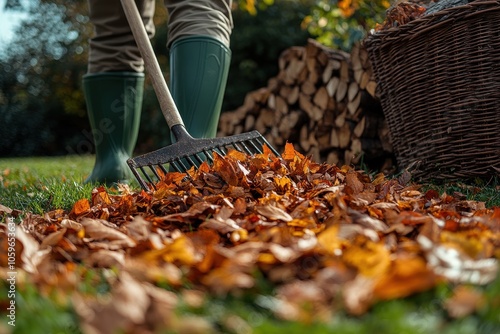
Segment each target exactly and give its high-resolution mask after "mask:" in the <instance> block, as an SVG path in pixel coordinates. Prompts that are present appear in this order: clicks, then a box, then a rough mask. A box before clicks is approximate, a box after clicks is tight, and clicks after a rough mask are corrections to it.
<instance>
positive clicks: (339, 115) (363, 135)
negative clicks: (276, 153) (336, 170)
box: [218, 40, 394, 170]
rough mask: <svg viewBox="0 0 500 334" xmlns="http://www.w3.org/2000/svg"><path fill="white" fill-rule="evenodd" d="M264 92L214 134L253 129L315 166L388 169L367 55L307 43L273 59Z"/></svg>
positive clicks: (357, 49) (385, 133) (224, 118)
mask: <svg viewBox="0 0 500 334" xmlns="http://www.w3.org/2000/svg"><path fill="white" fill-rule="evenodd" d="M278 61H279V73H278V75H277V76H276V77H273V78H271V79H270V80H269V81H268V85H267V87H264V88H261V89H258V90H256V91H253V92H250V93H248V94H247V95H246V98H245V101H244V103H243V105H242V106H241V107H239V108H237V109H236V110H234V111H227V112H224V113H223V114H222V115H221V119H220V123H219V134H218V135H219V136H228V135H232V134H238V133H242V132H248V131H251V130H254V129H255V130H257V131H259V132H260V133H261V134H263V135H264V136H265V137H266V139H267V140H268V141H269V142H270V143H271V145H273V146H274V147H276V148H277V149H278V150H281V149H282V148H283V147H284V145H285V144H286V143H287V142H289V143H292V144H294V146H295V147H296V149H297V150H298V151H299V152H302V153H304V154H305V155H310V156H312V158H313V159H314V160H315V161H317V162H328V163H330V164H337V165H343V164H352V165H358V164H361V163H363V164H365V165H366V166H367V167H369V168H371V169H376V170H387V169H390V168H392V167H393V166H394V159H393V154H392V146H391V143H390V140H389V130H388V127H387V124H386V122H385V118H384V115H383V113H382V109H381V106H380V103H379V100H378V98H377V95H376V87H377V84H376V82H375V79H374V77H373V73H372V69H371V66H370V62H369V59H368V54H367V52H366V50H365V49H364V48H363V47H362V46H361V45H359V44H357V45H355V46H354V48H353V49H352V51H351V53H346V52H343V51H339V50H334V49H331V48H328V47H325V46H323V45H322V44H320V43H318V42H317V41H314V40H309V41H308V44H307V45H306V46H304V47H291V48H289V49H287V50H285V51H284V52H283V53H282V54H281V56H280V58H279V60H278Z"/></svg>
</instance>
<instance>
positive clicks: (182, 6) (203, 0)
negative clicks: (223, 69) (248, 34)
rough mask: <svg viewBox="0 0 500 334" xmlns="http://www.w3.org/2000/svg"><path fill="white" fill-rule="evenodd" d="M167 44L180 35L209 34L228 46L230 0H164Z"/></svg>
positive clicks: (169, 44)
mask: <svg viewBox="0 0 500 334" xmlns="http://www.w3.org/2000/svg"><path fill="white" fill-rule="evenodd" d="M164 2H165V6H166V8H167V11H168V14H169V19H168V46H169V47H170V46H171V45H172V42H174V41H175V40H177V39H178V38H181V37H187V36H209V37H213V38H215V39H217V40H219V41H221V42H222V43H223V44H224V45H225V46H227V47H229V39H230V35H231V30H232V28H233V19H232V16H231V5H232V0H198V1H193V0H165V1H164Z"/></svg>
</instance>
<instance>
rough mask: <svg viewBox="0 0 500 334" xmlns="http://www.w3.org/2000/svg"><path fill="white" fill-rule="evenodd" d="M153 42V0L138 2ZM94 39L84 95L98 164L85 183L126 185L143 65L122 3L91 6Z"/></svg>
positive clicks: (113, 0)
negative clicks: (122, 183) (127, 162)
mask: <svg viewBox="0 0 500 334" xmlns="http://www.w3.org/2000/svg"><path fill="white" fill-rule="evenodd" d="M136 3H137V6H138V8H139V11H140V12H141V15H142V17H143V19H144V23H145V25H146V28H147V31H148V33H149V35H150V36H152V35H153V34H154V25H153V21H152V19H153V15H154V0H142V1H136ZM89 9H90V20H91V22H92V23H93V25H94V29H95V30H94V36H93V37H92V38H91V39H90V45H89V46H90V50H89V59H88V70H87V74H86V75H84V77H83V89H84V94H85V101H86V104H87V111H88V117H89V122H90V125H91V128H92V133H93V137H94V144H95V151H96V152H95V153H96V160H95V165H94V169H93V171H92V173H91V174H90V176H89V177H88V178H87V179H86V182H98V183H106V184H108V185H109V184H112V183H115V182H127V181H128V180H129V179H130V178H131V172H130V170H129V168H128V166H127V164H126V160H127V159H128V158H129V157H130V156H131V155H132V153H133V150H134V147H135V144H136V141H137V135H138V131H139V123H140V115H141V108H142V97H143V86H144V73H143V71H144V62H143V60H142V58H141V55H140V52H139V50H138V48H137V45H136V43H135V40H134V37H133V35H132V32H131V30H130V27H129V24H128V21H127V19H126V17H125V14H124V12H123V9H122V6H121V2H120V0H107V1H99V0H89Z"/></svg>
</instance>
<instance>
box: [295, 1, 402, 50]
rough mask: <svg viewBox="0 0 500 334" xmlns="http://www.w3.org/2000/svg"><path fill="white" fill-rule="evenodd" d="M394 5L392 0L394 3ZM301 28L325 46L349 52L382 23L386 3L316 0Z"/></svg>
mask: <svg viewBox="0 0 500 334" xmlns="http://www.w3.org/2000/svg"><path fill="white" fill-rule="evenodd" d="M393 1H394V0H393ZM315 2H316V4H315V5H314V6H313V7H312V8H311V12H310V14H309V15H308V16H307V17H306V18H305V19H304V21H303V23H302V26H303V27H304V28H305V29H308V31H309V32H310V33H311V34H312V35H313V36H315V37H316V39H317V40H318V41H319V42H321V43H322V44H324V45H326V46H333V47H338V48H340V49H343V50H345V51H349V50H350V49H351V47H352V45H353V44H354V43H355V42H357V41H359V40H361V39H363V38H364V37H365V36H366V34H367V32H368V31H369V30H370V29H373V28H375V24H376V23H381V22H383V20H384V18H385V12H386V10H387V9H388V8H389V7H390V6H391V1H389V0H316V1H315Z"/></svg>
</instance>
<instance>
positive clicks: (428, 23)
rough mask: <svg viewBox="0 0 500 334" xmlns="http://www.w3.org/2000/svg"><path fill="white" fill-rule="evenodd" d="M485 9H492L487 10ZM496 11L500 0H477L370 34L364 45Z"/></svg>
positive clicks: (422, 31) (413, 34) (421, 31)
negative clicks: (460, 18)
mask: <svg viewBox="0 0 500 334" xmlns="http://www.w3.org/2000/svg"><path fill="white" fill-rule="evenodd" d="M485 7H492V8H488V9H485ZM471 10H472V11H471ZM495 10H498V11H500V0H476V1H473V2H469V3H468V4H466V5H462V6H455V7H451V8H446V9H443V10H441V11H438V12H435V13H432V14H429V15H423V16H421V17H419V18H417V19H415V20H413V21H410V22H408V23H406V24H403V25H400V26H397V27H391V28H389V29H385V30H381V31H375V32H370V33H369V34H368V36H367V37H366V38H365V39H364V42H363V43H364V44H365V45H366V46H367V47H368V46H369V45H370V44H372V43H376V42H377V41H378V40H382V39H387V38H391V37H396V36H398V38H402V37H401V36H399V35H401V34H406V36H405V37H409V38H414V37H416V36H418V35H420V34H422V33H425V32H427V31H429V30H432V29H434V28H436V27H438V26H441V25H445V24H447V23H448V22H449V21H454V20H455V19H456V18H457V17H459V16H463V15H464V13H466V15H465V16H466V17H471V16H475V15H480V14H483V13H484V12H489V11H495Z"/></svg>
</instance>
